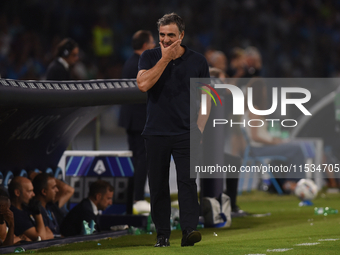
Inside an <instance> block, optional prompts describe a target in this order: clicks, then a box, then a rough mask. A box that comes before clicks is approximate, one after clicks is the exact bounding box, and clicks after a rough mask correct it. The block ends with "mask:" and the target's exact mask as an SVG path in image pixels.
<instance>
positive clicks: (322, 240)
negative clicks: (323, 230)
mask: <svg viewBox="0 0 340 255" xmlns="http://www.w3.org/2000/svg"><path fill="white" fill-rule="evenodd" d="M338 240H339V239H319V240H318V241H319V242H324V241H338Z"/></svg>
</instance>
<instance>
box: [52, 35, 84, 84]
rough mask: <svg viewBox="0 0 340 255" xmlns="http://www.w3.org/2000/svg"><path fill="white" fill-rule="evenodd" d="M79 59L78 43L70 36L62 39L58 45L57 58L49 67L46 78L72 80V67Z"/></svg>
mask: <svg viewBox="0 0 340 255" xmlns="http://www.w3.org/2000/svg"><path fill="white" fill-rule="evenodd" d="M78 59H79V47H78V44H77V43H76V42H75V41H74V40H72V39H70V38H66V39H64V40H62V41H61V42H60V43H59V44H58V46H57V52H56V58H55V59H54V60H53V61H52V63H51V64H50V65H49V66H48V68H47V72H46V80H54V81H65V80H71V67H72V66H73V65H74V64H75V63H76V62H77V61H78Z"/></svg>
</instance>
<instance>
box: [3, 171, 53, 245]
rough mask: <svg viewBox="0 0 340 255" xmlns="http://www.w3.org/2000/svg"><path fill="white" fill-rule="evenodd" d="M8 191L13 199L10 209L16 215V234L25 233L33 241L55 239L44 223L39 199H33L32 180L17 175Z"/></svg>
mask: <svg viewBox="0 0 340 255" xmlns="http://www.w3.org/2000/svg"><path fill="white" fill-rule="evenodd" d="M8 193H9V196H10V199H11V207H10V209H11V211H12V212H13V215H14V225H15V228H14V234H15V235H16V236H21V235H22V234H24V235H25V236H26V237H27V238H28V239H29V240H32V241H38V240H48V239H53V238H54V236H53V233H52V231H51V230H50V229H49V227H46V226H45V224H44V221H43V218H42V215H41V211H40V203H39V201H38V200H32V198H33V197H34V192H33V185H32V182H31V181H30V180H29V179H27V178H25V177H21V176H16V177H14V178H13V180H12V181H11V183H10V184H9V185H8Z"/></svg>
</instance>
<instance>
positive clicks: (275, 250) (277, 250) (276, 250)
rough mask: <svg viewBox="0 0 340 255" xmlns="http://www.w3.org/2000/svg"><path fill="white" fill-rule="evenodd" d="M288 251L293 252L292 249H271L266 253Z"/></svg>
mask: <svg viewBox="0 0 340 255" xmlns="http://www.w3.org/2000/svg"><path fill="white" fill-rule="evenodd" d="M289 250H293V248H284V249H273V250H270V249H268V250H267V251H268V252H284V251H289Z"/></svg>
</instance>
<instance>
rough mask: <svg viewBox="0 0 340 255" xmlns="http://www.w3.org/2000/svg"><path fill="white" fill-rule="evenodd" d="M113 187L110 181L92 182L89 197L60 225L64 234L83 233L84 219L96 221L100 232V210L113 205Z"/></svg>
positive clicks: (96, 226) (89, 222)
mask: <svg viewBox="0 0 340 255" xmlns="http://www.w3.org/2000/svg"><path fill="white" fill-rule="evenodd" d="M112 198H113V187H112V186H111V184H110V183H108V182H106V181H103V180H98V181H95V182H93V183H92V184H91V186H90V192H89V196H88V198H84V199H83V200H82V201H81V202H80V203H79V204H77V205H76V206H75V207H74V208H73V209H72V210H71V211H70V212H69V213H68V214H67V215H66V217H65V219H64V220H63V222H62V223H61V225H60V232H61V234H62V235H63V236H75V235H81V234H83V232H82V230H83V221H86V222H87V223H88V224H89V225H90V224H91V221H94V223H95V229H96V231H97V232H100V222H99V214H98V213H99V210H105V209H106V208H107V207H108V206H109V205H112Z"/></svg>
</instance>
